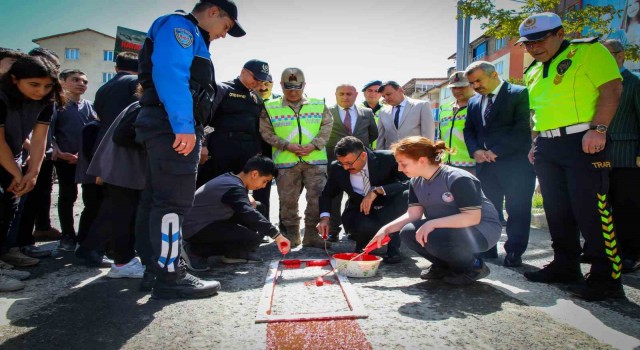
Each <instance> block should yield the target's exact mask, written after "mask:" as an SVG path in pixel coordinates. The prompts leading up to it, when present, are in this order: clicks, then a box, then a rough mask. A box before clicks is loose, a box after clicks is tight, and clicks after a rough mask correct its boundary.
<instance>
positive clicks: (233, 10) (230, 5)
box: [200, 0, 247, 38]
mask: <svg viewBox="0 0 640 350" xmlns="http://www.w3.org/2000/svg"><path fill="white" fill-rule="evenodd" d="M200 2H208V3H210V4H214V5H216V6H218V7H219V8H220V9H222V10H223V11H224V12H226V13H227V14H228V15H229V17H231V19H232V20H233V22H234V23H235V24H234V26H233V27H231V29H229V32H228V34H229V35H231V36H233V37H236V38H237V37H241V36H244V35H245V34H247V32H245V31H244V29H242V27H241V26H240V23H239V22H238V7H237V6H236V3H235V2H233V0H200Z"/></svg>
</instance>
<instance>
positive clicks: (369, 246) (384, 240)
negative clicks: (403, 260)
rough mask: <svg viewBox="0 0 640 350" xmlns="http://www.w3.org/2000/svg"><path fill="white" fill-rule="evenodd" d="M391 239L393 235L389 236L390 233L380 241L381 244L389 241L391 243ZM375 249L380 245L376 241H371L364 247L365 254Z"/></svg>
mask: <svg viewBox="0 0 640 350" xmlns="http://www.w3.org/2000/svg"><path fill="white" fill-rule="evenodd" d="M390 240H391V237H389V236H388V235H387V236H384V238H383V239H382V241H381V242H380V245H381V246H383V245H386V244H387V243H389V241H390ZM375 249H378V245H377V244H376V243H375V242H371V243H369V244H368V245H367V246H366V247H365V248H364V252H365V254H369V253H371V252H372V251H373V250H375Z"/></svg>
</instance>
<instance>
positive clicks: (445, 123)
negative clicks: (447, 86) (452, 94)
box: [438, 101, 476, 167]
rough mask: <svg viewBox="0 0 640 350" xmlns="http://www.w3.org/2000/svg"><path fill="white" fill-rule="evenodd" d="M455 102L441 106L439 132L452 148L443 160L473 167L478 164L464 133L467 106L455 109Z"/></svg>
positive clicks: (458, 165) (441, 137)
mask: <svg viewBox="0 0 640 350" xmlns="http://www.w3.org/2000/svg"><path fill="white" fill-rule="evenodd" d="M454 102H455V101H452V102H449V103H447V104H445V105H443V106H442V107H440V122H439V124H438V128H439V129H440V131H439V133H438V134H439V135H440V139H441V140H443V141H444V142H445V143H446V144H447V147H449V149H450V150H451V151H450V152H449V153H448V154H447V155H446V157H445V158H443V159H442V161H443V162H444V163H446V164H449V165H453V166H456V167H472V166H475V165H476V161H475V160H474V159H473V158H471V157H470V156H469V151H468V150H467V145H466V144H465V142H464V133H463V131H464V124H465V121H466V120H467V107H466V106H465V107H462V108H460V109H458V110H457V111H454V108H453V104H454ZM454 112H455V113H454Z"/></svg>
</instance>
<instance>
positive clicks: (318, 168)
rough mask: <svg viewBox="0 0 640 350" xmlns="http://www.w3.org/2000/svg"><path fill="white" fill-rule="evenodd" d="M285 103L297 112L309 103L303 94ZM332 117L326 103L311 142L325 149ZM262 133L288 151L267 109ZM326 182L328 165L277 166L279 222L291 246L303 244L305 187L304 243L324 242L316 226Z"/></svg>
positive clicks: (273, 143) (270, 142)
mask: <svg viewBox="0 0 640 350" xmlns="http://www.w3.org/2000/svg"><path fill="white" fill-rule="evenodd" d="M282 101H283V102H282V103H283V105H288V106H289V107H291V108H292V109H293V110H295V111H299V110H300V109H301V108H302V105H303V104H304V103H306V101H307V100H306V99H305V98H304V97H303V98H302V100H301V101H300V102H298V103H292V102H289V101H287V100H286V99H284V98H283V100H282ZM332 126H333V117H332V115H331V112H330V111H329V109H328V108H327V107H326V106H325V107H324V111H323V113H322V123H321V127H320V131H319V132H318V134H317V135H316V137H315V138H314V139H313V140H312V141H311V143H312V144H313V145H314V146H315V147H316V148H317V149H320V150H324V149H325V145H326V143H327V140H328V139H329V135H330V134H331V127H332ZM260 134H261V135H262V138H263V139H264V140H265V141H266V142H267V143H269V144H270V145H272V146H273V147H275V148H278V149H281V150H285V149H286V147H287V145H288V142H287V141H286V140H283V139H281V138H279V137H278V136H277V135H276V134H275V132H274V130H273V126H272V125H271V122H270V121H269V116H268V114H267V112H266V111H264V110H263V111H262V113H261V115H260ZM326 182H327V166H326V165H311V164H308V163H304V162H300V163H297V164H296V165H295V166H293V167H291V168H286V169H278V177H277V178H276V184H277V187H278V197H279V200H280V225H281V228H284V232H285V235H286V236H287V238H289V239H290V240H291V242H292V245H293V246H295V245H298V244H299V243H300V216H299V215H298V200H299V199H300V194H301V192H302V189H303V188H306V190H307V194H306V199H307V208H306V209H305V211H304V216H305V217H304V225H305V230H304V232H305V235H304V240H303V242H302V243H303V245H313V244H314V243H316V244H317V243H318V242H321V240H322V238H321V237H320V235H319V234H318V231H317V229H316V225H317V224H318V221H319V220H320V209H319V207H318V198H320V194H321V193H322V189H323V188H324V185H325V183H326Z"/></svg>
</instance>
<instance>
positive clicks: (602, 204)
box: [597, 194, 622, 279]
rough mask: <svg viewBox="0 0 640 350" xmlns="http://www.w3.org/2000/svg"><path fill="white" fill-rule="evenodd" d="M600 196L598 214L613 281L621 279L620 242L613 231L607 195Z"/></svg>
mask: <svg viewBox="0 0 640 350" xmlns="http://www.w3.org/2000/svg"><path fill="white" fill-rule="evenodd" d="M597 195H598V208H599V209H598V212H599V213H600V221H602V223H603V225H602V237H603V238H604V245H605V246H606V248H605V250H604V251H605V252H606V254H607V256H608V258H609V260H610V261H611V267H612V268H613V271H611V277H612V278H613V279H619V278H620V273H621V270H622V263H621V262H620V256H619V255H618V248H616V246H617V245H618V242H617V241H616V234H615V231H614V230H613V217H612V216H611V213H610V212H609V210H608V209H606V208H607V195H606V194H604V195H601V194H597Z"/></svg>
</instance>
